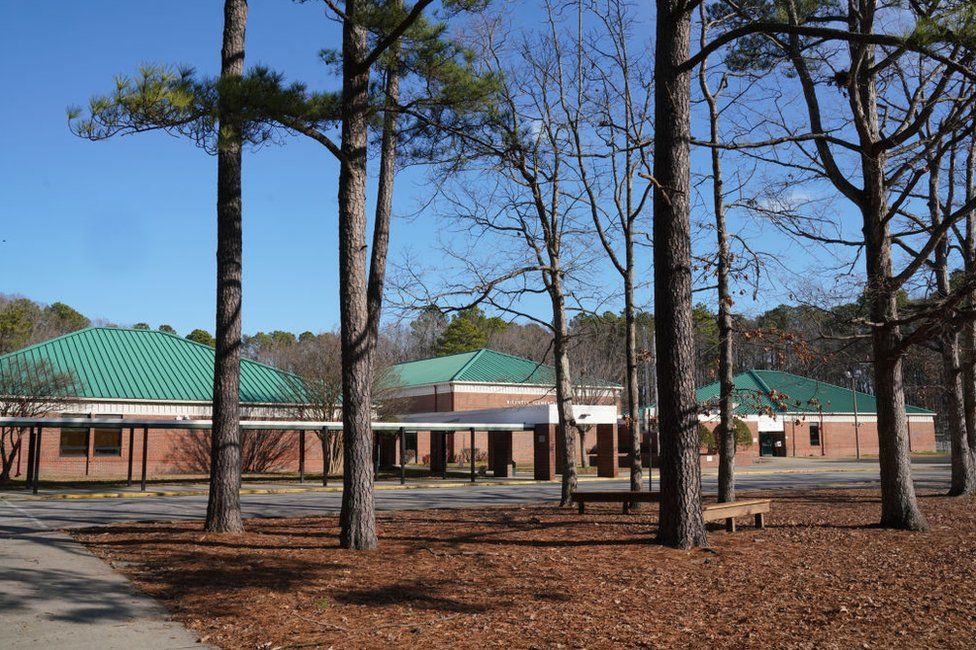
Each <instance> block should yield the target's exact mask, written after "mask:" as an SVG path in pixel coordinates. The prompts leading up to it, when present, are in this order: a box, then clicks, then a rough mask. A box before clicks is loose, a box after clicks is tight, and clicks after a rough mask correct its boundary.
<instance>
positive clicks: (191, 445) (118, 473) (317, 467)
mask: <svg viewBox="0 0 976 650" xmlns="http://www.w3.org/2000/svg"><path fill="white" fill-rule="evenodd" d="M138 419H140V420H166V419H172V418H166V417H146V416H141V415H140V416H138ZM281 435H282V441H281V442H282V444H281V449H282V450H283V451H284V455H282V456H281V458H280V459H279V460H278V461H277V462H276V463H275V466H274V467H275V468H276V471H292V472H297V471H298V466H299V460H298V458H299V433H298V432H297V431H289V432H284V433H283V434H281ZM93 440H94V431H93V432H92V435H91V436H89V450H88V454H87V455H85V456H62V455H61V430H60V429H59V428H50V429H44V430H43V432H42V434H41V465H40V477H41V479H42V480H43V479H45V478H58V479H71V478H78V479H82V478H88V479H124V478H125V477H126V475H127V473H128V465H129V430H128V428H125V429H123V430H122V450H121V454H120V455H118V456H94V455H93V453H92V451H93V450H92V445H93ZM133 443H134V444H133V450H132V451H133V454H132V461H133V462H132V476H133V479H134V480H138V479H139V477H140V476H141V473H142V457H143V431H142V429H136V430H135V435H134V437H133ZM198 445H201V446H202V449H203V450H206V448H207V447H208V446H209V432H206V431H193V430H183V429H180V430H170V429H149V436H148V447H147V450H148V453H147V462H146V474H147V476H148V477H149V478H164V477H166V476H172V475H176V474H206V473H207V469H206V466H205V464H204V465H203V466H202V465H201V455H200V453H197V452H196V451H194V450H195V449H197V448H198V447H197V446H198ZM21 454H22V458H21V475H26V473H27V436H26V435H25V436H24V444H23V447H22V450H21ZM333 465H334V466H335V465H341V458H339V459H335V460H334V461H333ZM14 467H15V468H16V463H15V464H14ZM305 470H306V472H308V473H320V472H321V471H322V446H321V443H320V442H319V438H318V436H317V435H316V433H315V432H314V431H308V432H307V433H306V436H305Z"/></svg>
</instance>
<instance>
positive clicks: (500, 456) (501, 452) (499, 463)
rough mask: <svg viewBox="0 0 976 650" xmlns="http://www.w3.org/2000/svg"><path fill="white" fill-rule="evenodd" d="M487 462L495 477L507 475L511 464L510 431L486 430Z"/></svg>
mask: <svg viewBox="0 0 976 650" xmlns="http://www.w3.org/2000/svg"><path fill="white" fill-rule="evenodd" d="M488 463H489V465H490V466H491V471H492V473H493V474H494V475H495V478H503V477H507V476H508V471H509V469H510V468H511V465H512V432H511V431H489V432H488Z"/></svg>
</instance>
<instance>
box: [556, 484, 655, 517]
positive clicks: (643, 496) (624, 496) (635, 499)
mask: <svg viewBox="0 0 976 650" xmlns="http://www.w3.org/2000/svg"><path fill="white" fill-rule="evenodd" d="M660 500H661V493H660V492H647V491H644V490H641V491H639V492H633V491H630V490H585V491H583V492H573V502H574V503H577V504H578V505H579V513H580V514H583V512H584V510H585V507H586V504H587V503H621V504H623V512H624V514H627V513H629V512H630V505H631V504H632V503H657V502H658V501H660Z"/></svg>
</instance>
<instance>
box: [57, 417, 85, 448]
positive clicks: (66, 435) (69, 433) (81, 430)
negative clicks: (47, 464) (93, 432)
mask: <svg viewBox="0 0 976 650" xmlns="http://www.w3.org/2000/svg"><path fill="white" fill-rule="evenodd" d="M61 417H63V418H87V417H88V414H86V413H62V414H61ZM61 455H62V456H87V455H88V427H61Z"/></svg>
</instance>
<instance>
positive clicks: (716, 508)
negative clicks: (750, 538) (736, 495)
mask: <svg viewBox="0 0 976 650" xmlns="http://www.w3.org/2000/svg"><path fill="white" fill-rule="evenodd" d="M771 506H772V501H771V500H770V499H743V500H742V501H732V502H731V503H706V504H705V505H703V506H702V517H703V518H704V519H705V523H708V522H710V521H721V520H723V519H724V520H725V529H726V530H727V531H729V532H730V533H734V532H735V518H736V517H747V516H754V517H755V521H756V528H765V527H766V519H765V515H766V513H767V512H769V510H770V508H771Z"/></svg>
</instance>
